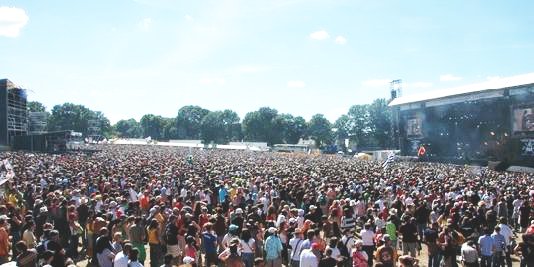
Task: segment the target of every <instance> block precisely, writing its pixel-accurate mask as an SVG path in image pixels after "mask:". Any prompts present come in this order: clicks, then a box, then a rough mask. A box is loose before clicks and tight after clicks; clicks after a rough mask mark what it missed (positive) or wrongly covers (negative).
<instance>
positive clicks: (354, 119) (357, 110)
mask: <svg viewBox="0 0 534 267" xmlns="http://www.w3.org/2000/svg"><path fill="white" fill-rule="evenodd" d="M347 116H348V118H349V122H348V125H349V126H348V130H349V133H348V135H349V136H350V139H351V141H353V142H355V143H356V144H357V145H358V146H364V145H368V136H369V134H370V133H371V128H370V126H369V105H354V106H352V107H351V108H350V109H349V112H348V113H347Z"/></svg>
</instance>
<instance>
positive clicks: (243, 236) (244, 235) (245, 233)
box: [241, 228, 252, 242]
mask: <svg viewBox="0 0 534 267" xmlns="http://www.w3.org/2000/svg"><path fill="white" fill-rule="evenodd" d="M250 238H252V235H251V234H250V230H249V229H248V228H243V230H241V239H243V240H244V241H245V242H248V241H249V239H250Z"/></svg>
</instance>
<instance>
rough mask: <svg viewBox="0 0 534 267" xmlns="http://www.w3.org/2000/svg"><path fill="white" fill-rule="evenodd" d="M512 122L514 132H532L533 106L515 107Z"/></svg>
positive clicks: (533, 123)
mask: <svg viewBox="0 0 534 267" xmlns="http://www.w3.org/2000/svg"><path fill="white" fill-rule="evenodd" d="M512 123H513V125H512V128H513V132H514V133H520V132H524V133H526V132H534V107H524V108H515V109H514V111H513V118H512Z"/></svg>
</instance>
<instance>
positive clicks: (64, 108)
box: [48, 103, 112, 137]
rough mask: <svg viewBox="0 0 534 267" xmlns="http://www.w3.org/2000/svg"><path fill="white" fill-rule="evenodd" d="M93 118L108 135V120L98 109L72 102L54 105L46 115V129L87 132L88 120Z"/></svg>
mask: <svg viewBox="0 0 534 267" xmlns="http://www.w3.org/2000/svg"><path fill="white" fill-rule="evenodd" d="M90 120H93V121H95V122H96V124H97V125H98V126H99V127H100V129H101V133H102V134H103V135H104V136H106V137H109V136H110V135H111V132H112V128H111V126H110V123H109V120H108V119H107V118H106V116H104V114H103V113H102V112H100V111H92V110H90V109H88V108H86V107H85V106H82V105H76V104H72V103H64V104H62V105H55V106H54V107H53V108H52V111H51V114H50V116H49V117H48V129H49V130H51V131H59V130H73V131H77V132H81V133H82V134H84V135H87V134H88V126H89V123H88V122H89V121H90Z"/></svg>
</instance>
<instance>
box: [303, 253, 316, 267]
mask: <svg viewBox="0 0 534 267" xmlns="http://www.w3.org/2000/svg"><path fill="white" fill-rule="evenodd" d="M317 266H319V260H318V259H317V256H315V254H313V252H312V250H311V249H305V250H303V251H302V253H300V266H299V267H317Z"/></svg>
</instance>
